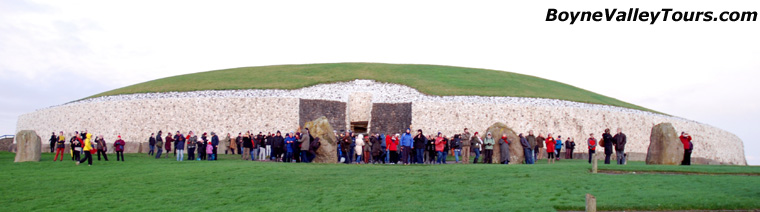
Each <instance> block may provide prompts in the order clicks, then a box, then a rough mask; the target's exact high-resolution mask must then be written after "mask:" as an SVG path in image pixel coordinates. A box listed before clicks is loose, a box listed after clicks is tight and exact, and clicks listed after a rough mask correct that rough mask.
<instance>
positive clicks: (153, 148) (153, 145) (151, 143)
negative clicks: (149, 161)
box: [148, 133, 156, 155]
mask: <svg viewBox="0 0 760 212" xmlns="http://www.w3.org/2000/svg"><path fill="white" fill-rule="evenodd" d="M148 148H150V150H148V155H154V154H155V153H156V137H155V136H154V134H153V133H150V138H148Z"/></svg>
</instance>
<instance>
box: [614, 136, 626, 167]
mask: <svg viewBox="0 0 760 212" xmlns="http://www.w3.org/2000/svg"><path fill="white" fill-rule="evenodd" d="M612 139H613V140H615V143H614V144H615V155H616V156H617V163H618V164H619V165H623V164H624V163H625V143H627V142H628V140H627V138H626V137H625V134H623V129H620V128H618V129H617V134H615V137H612Z"/></svg>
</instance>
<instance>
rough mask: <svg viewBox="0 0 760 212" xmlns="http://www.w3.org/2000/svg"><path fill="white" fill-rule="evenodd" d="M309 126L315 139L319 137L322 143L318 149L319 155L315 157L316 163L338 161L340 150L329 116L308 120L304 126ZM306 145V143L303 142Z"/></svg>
mask: <svg viewBox="0 0 760 212" xmlns="http://www.w3.org/2000/svg"><path fill="white" fill-rule="evenodd" d="M303 127H304V128H309V132H310V133H311V136H312V137H314V139H316V138H319V141H320V143H321V145H320V146H319V149H317V156H316V157H315V158H314V161H313V162H315V163H337V162H338V152H337V148H336V146H337V144H336V138H335V133H334V132H333V128H332V126H330V123H329V121H328V119H327V117H324V116H322V117H319V118H317V119H315V120H314V121H310V122H306V124H304V126H303ZM301 145H304V144H301Z"/></svg>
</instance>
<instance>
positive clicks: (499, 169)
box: [0, 152, 760, 211]
mask: <svg viewBox="0 0 760 212" xmlns="http://www.w3.org/2000/svg"><path fill="white" fill-rule="evenodd" d="M113 156H115V155H111V157H112V158H110V159H111V161H109V162H105V161H103V162H100V161H95V162H94V165H93V166H91V167H88V166H87V165H86V164H83V165H79V166H76V165H75V164H74V162H72V161H71V160H65V161H63V162H52V161H51V160H52V158H53V155H52V154H50V153H45V154H43V155H42V162H27V163H13V157H14V154H12V153H5V152H3V153H0V170H2V172H0V181H1V182H2V184H1V185H2V186H0V197H1V198H0V205H2V206H1V207H2V208H3V211H74V210H87V211H209V210H214V211H230V210H232V211H349V210H363V211H433V210H435V211H553V210H583V209H584V205H585V202H584V201H585V199H584V198H585V194H586V193H591V194H593V195H595V196H596V197H597V202H598V208H599V209H601V210H631V209H633V210H686V209H759V208H760V201H758V200H760V176H737V175H663V174H619V175H610V174H591V173H589V168H590V166H589V165H588V163H586V162H585V161H584V160H562V161H560V162H558V163H556V164H551V165H548V164H544V163H545V162H546V161H539V164H537V165H531V166H528V165H508V166H504V165H496V164H489V165H434V166H430V165H413V166H399V165H345V164H284V163H267V162H251V161H241V160H237V157H236V156H232V155H222V157H221V160H219V161H184V162H176V161H174V160H172V159H159V160H156V159H154V158H150V157H148V156H146V155H145V154H127V156H126V157H127V162H117V161H114V160H115V157H113ZM615 167H619V166H617V165H603V164H602V165H600V169H605V168H615ZM625 168H626V169H630V170H658V169H668V170H673V169H675V170H681V169H684V170H690V171H704V172H712V171H715V172H724V171H726V170H729V172H731V173H757V172H759V171H760V167H752V166H700V165H695V166H691V167H680V166H650V165H644V164H643V163H641V162H632V163H631V164H629V165H626V166H625Z"/></svg>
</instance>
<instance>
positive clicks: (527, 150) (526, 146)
mask: <svg viewBox="0 0 760 212" xmlns="http://www.w3.org/2000/svg"><path fill="white" fill-rule="evenodd" d="M520 145H521V146H522V148H523V153H524V154H525V164H533V149H532V148H531V147H533V146H532V145H530V142H529V141H528V139H527V138H525V136H523V134H522V133H520Z"/></svg>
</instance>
